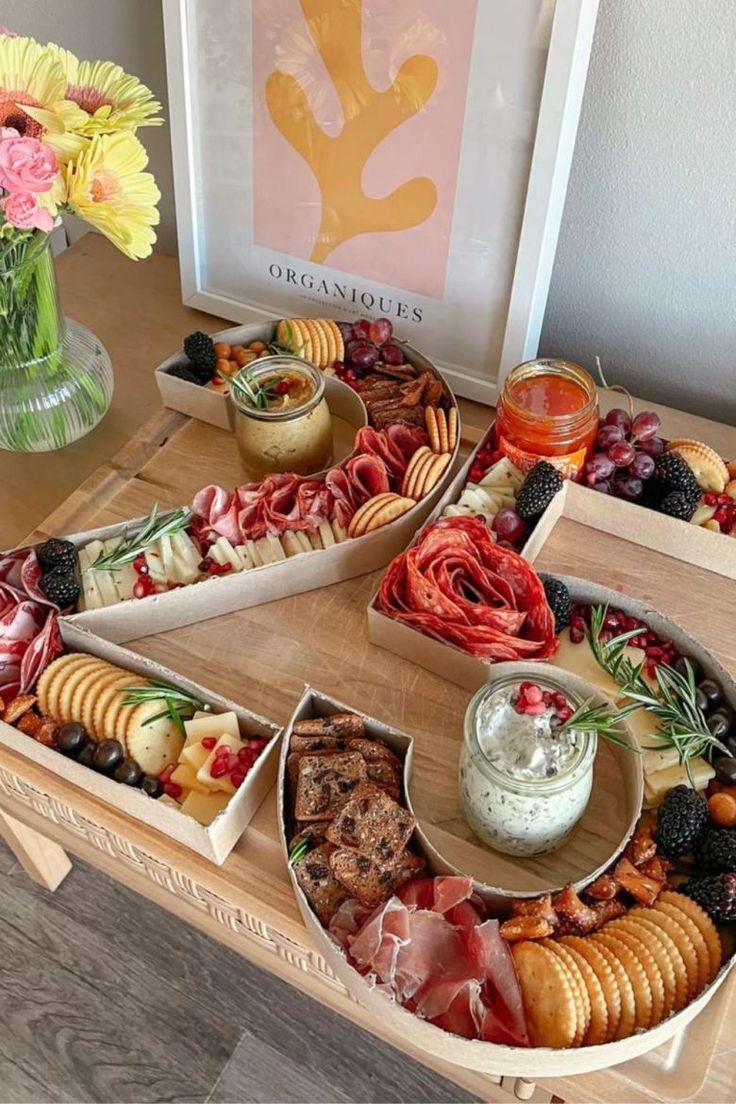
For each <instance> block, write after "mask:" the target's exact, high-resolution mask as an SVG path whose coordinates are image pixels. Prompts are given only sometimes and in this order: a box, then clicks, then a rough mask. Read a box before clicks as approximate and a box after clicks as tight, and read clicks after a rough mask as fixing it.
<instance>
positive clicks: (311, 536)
mask: <svg viewBox="0 0 736 1104" xmlns="http://www.w3.org/2000/svg"><path fill="white" fill-rule="evenodd" d="M306 535H307V539H308V540H309V543H310V544H311V546H312V548H313V549H314V550H315V551H316V552H319V551H320V550H321V548H322V539H321V537H320V535H319V530H315V531H314V533H307V534H306Z"/></svg>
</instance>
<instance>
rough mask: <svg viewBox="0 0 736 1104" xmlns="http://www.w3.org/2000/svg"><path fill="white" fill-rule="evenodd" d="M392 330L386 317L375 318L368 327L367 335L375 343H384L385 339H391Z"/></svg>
mask: <svg viewBox="0 0 736 1104" xmlns="http://www.w3.org/2000/svg"><path fill="white" fill-rule="evenodd" d="M393 332H394V328H393V326H392V325H391V323H390V322H389V320H388V318H377V319H376V320H375V322H371V324H370V326H369V327H368V337H369V338H370V340H371V341H373V342H375V344H376V345H385V344H386V342H387V341H390V340H391V335H392V334H393Z"/></svg>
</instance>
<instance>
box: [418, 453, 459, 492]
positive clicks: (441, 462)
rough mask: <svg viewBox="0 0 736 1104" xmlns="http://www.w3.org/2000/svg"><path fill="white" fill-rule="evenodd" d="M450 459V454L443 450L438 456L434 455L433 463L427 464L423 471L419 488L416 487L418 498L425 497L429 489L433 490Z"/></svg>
mask: <svg viewBox="0 0 736 1104" xmlns="http://www.w3.org/2000/svg"><path fill="white" fill-rule="evenodd" d="M451 460H452V454H451V453H449V452H443V453H441V454H440V455H439V456H435V458H434V463H433V464H432V465H431V466H429V467H428V468H427V470H426V472H425V473H424V479H423V480H422V486H421V489H419V488H417V490H418V491H419V494H418V497H419V498H425V497H426V495H428V494H429V492H430V491H433V490H434V488H435V487H436V486H437V484H438V483H439V481H440V480H441V479H442V476H443V475H444V474H445V472H446V471H447V468H448V466H449V463H450V461H451Z"/></svg>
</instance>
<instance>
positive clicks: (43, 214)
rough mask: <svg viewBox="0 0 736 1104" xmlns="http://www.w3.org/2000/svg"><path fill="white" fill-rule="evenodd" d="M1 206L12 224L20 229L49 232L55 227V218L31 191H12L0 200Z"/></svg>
mask: <svg viewBox="0 0 736 1104" xmlns="http://www.w3.org/2000/svg"><path fill="white" fill-rule="evenodd" d="M0 206H2V209H3V211H4V212H5V218H6V219H7V220H8V222H9V223H10V225H11V226H16V227H17V228H18V229H19V230H44V231H46V233H48V232H49V231H50V230H52V229H53V226H54V220H53V218H52V217H51V215H50V214H49V212H48V211H47V210H46V208H45V207H39V205H38V200H37V199H36V197H35V196H34V195H32V194H31V192H11V194H10V195H8V196H5V198H4V199H2V200H0Z"/></svg>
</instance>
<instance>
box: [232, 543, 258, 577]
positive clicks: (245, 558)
mask: <svg viewBox="0 0 736 1104" xmlns="http://www.w3.org/2000/svg"><path fill="white" fill-rule="evenodd" d="M235 551H236V552H237V553H238V555H239V556H240V560H241V562H242V564H243V569H244V570H245V571H248V570H249V569H250V568H251V567H255V566H256V565H255V564H254V563H253V559H252V557H251V554H250V552H249V551H248V546H247V545H245V544H239V545H237V547H236V549H235Z"/></svg>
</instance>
